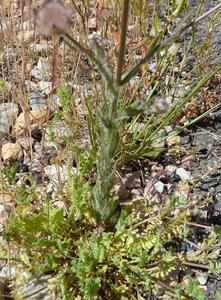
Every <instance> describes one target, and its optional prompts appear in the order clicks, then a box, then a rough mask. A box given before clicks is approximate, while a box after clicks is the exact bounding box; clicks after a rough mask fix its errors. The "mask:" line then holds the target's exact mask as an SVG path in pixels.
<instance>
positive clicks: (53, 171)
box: [44, 164, 76, 185]
mask: <svg viewBox="0 0 221 300" xmlns="http://www.w3.org/2000/svg"><path fill="white" fill-rule="evenodd" d="M68 171H69V170H68V169H67V167H66V166H65V165H63V166H58V165H56V164H53V165H49V166H47V167H45V168H44V172H45V175H46V176H48V178H49V179H50V180H51V182H52V183H54V184H55V185H56V184H59V183H65V182H67V180H68ZM72 172H73V173H75V172H76V169H75V168H72Z"/></svg>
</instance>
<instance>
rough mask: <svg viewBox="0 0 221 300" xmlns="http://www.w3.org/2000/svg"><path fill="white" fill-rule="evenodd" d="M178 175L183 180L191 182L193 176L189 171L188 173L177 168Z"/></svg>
mask: <svg viewBox="0 0 221 300" xmlns="http://www.w3.org/2000/svg"><path fill="white" fill-rule="evenodd" d="M176 174H177V175H179V176H180V179H181V180H190V178H191V174H190V172H189V171H186V170H185V169H184V168H177V169H176Z"/></svg>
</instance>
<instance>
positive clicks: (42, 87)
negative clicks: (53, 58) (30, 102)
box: [38, 81, 52, 95]
mask: <svg viewBox="0 0 221 300" xmlns="http://www.w3.org/2000/svg"><path fill="white" fill-rule="evenodd" d="M38 89H39V91H40V92H42V93H43V94H45V95H49V94H50V92H51V90H52V82H51V81H40V82H39V83H38Z"/></svg>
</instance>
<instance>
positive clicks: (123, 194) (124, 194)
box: [113, 184, 130, 200]
mask: <svg viewBox="0 0 221 300" xmlns="http://www.w3.org/2000/svg"><path fill="white" fill-rule="evenodd" d="M113 193H114V195H116V196H118V197H119V198H120V199H121V200H127V199H128V198H129V197H130V192H129V191H128V190H127V189H126V188H125V186H124V184H116V185H115V186H114V191H113Z"/></svg>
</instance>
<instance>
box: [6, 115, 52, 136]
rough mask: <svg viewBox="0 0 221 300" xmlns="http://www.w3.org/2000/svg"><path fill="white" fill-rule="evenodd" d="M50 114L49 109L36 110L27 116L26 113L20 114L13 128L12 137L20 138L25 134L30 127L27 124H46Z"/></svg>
mask: <svg viewBox="0 0 221 300" xmlns="http://www.w3.org/2000/svg"><path fill="white" fill-rule="evenodd" d="M48 113H49V112H48V110H47V109H35V110H32V111H30V112H27V113H26V114H25V113H24V112H22V113H20V115H19V116H18V118H17V119H16V121H15V124H14V126H13V128H12V135H13V136H19V135H22V134H24V133H25V130H26V128H27V125H28V124H27V122H29V124H30V125H32V124H39V125H40V124H43V123H45V122H46V120H47V119H48Z"/></svg>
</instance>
